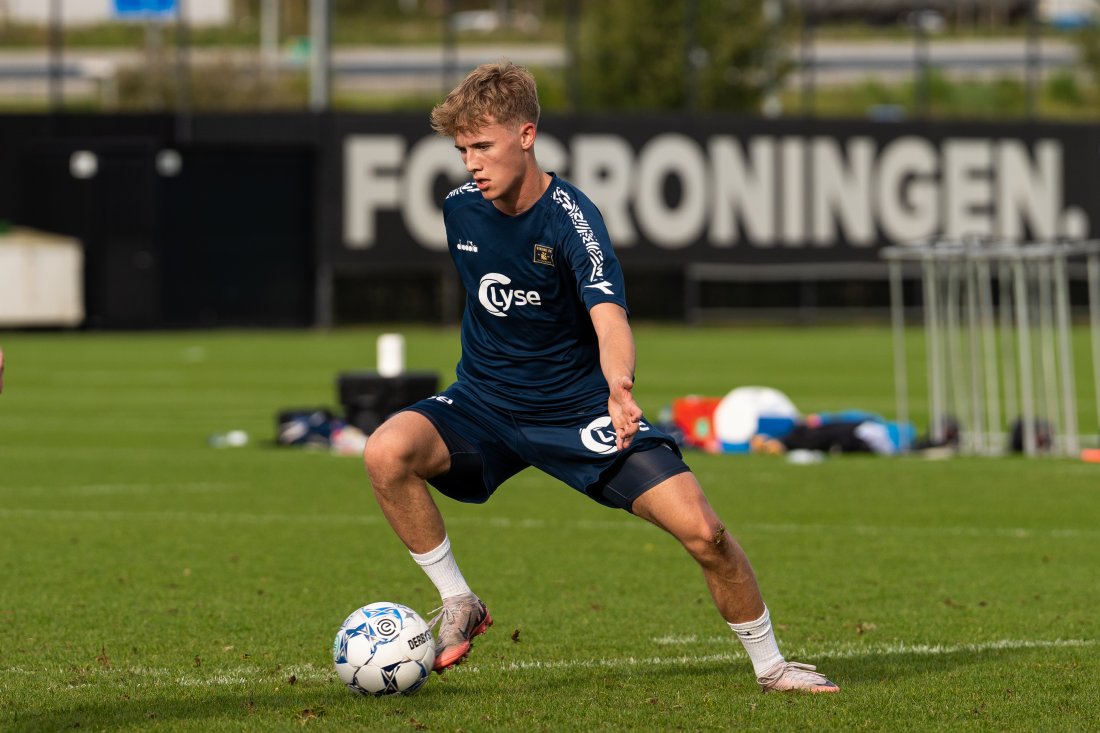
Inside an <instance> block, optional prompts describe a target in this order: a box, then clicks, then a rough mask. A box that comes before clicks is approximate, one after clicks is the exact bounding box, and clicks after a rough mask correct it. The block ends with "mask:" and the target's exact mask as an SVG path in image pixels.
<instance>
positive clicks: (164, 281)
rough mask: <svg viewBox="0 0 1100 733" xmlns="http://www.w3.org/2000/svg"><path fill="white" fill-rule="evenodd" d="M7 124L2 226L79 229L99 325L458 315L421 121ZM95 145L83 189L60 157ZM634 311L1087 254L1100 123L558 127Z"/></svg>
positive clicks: (845, 301) (451, 166)
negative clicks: (926, 259) (964, 262)
mask: <svg viewBox="0 0 1100 733" xmlns="http://www.w3.org/2000/svg"><path fill="white" fill-rule="evenodd" d="M186 122H187V124H180V120H178V119H176V118H174V117H171V116H164V117H161V116H122V117H109V116H86V117H82V116H75V115H73V116H69V115H67V116H61V117H35V116H15V117H0V197H2V198H0V217H2V218H4V219H7V220H8V221H11V222H13V223H15V224H25V225H28V226H36V227H40V228H43V229H48V230H55V231H60V232H64V233H68V234H73V235H76V236H78V237H80V238H81V239H82V240H83V241H84V243H85V247H86V251H87V297H88V313H89V325H92V326H104V327H112V326H164V325H167V326H191V325H228V324H234V325H237V324H253V325H300V324H305V323H317V324H321V325H328V324H331V323H333V322H348V321H367V320H397V319H414V320H440V319H442V320H454V319H455V318H457V317H458V315H459V313H460V312H461V304H462V293H461V292H459V288H458V286H457V284H456V283H455V281H454V279H453V277H451V275H450V263H449V257H448V255H447V243H446V242H445V241H444V240H443V236H444V235H443V224H442V214H441V201H442V199H443V197H444V196H445V195H446V193H447V192H448V191H449V190H451V189H452V188H454V187H456V186H458V185H460V184H461V183H462V182H464V180H465V178H466V175H465V171H464V170H463V167H462V163H461V161H460V159H459V156H458V154H457V152H456V151H455V150H454V149H453V146H452V143H451V141H450V140H448V139H442V138H439V137H437V136H435V135H434V134H433V133H432V132H431V130H430V129H429V127H428V123H427V115H426V114H424V115H357V114H326V115H310V114H265V115H211V116H197V117H194V118H189V119H188V120H187V121H186ZM77 151H90V152H92V153H94V154H95V155H96V156H97V158H98V160H99V161H100V165H99V166H98V171H97V174H96V175H95V176H92V177H90V178H74V176H73V171H72V166H71V162H72V156H73V154H74V153H75V152H77ZM536 151H537V154H538V157H539V160H540V162H541V163H542V165H543V166H544V167H545V168H547V169H549V170H554V171H556V172H558V173H559V174H561V175H563V176H565V177H567V178H569V179H570V180H572V181H573V182H575V183H577V184H578V185H579V186H580V187H581V188H582V189H584V190H585V191H586V192H587V193H588V194H589V196H590V197H591V198H592V199H593V200H594V201H595V202H596V203H597V205H598V206H599V207H600V209H601V212H602V213H603V215H604V217H605V220H606V223H607V226H608V230H609V232H610V234H611V237H612V240H613V244H614V246H615V248H616V251H617V252H618V253H619V257H620V259H621V260H622V262H623V265H624V269H625V270H626V271H627V274H628V284H629V285H630V286H631V292H630V298H631V307H632V310H633V311H634V312H635V314H639V315H643V316H649V317H653V316H663V317H672V318H679V317H682V316H684V315H685V314H686V313H687V312H688V311H690V310H692V309H693V308H696V307H700V306H705V305H706V303H707V302H708V301H714V302H717V301H721V302H722V303H725V304H728V305H730V306H731V307H736V308H740V309H747V310H752V309H754V308H775V309H780V310H781V309H784V308H792V307H794V308H797V307H802V308H803V309H805V308H812V307H821V306H828V305H833V304H837V305H847V306H867V305H885V303H886V289H885V286H884V285H883V282H882V281H883V280H884V277H885V269H884V267H883V265H882V263H881V262H880V260H879V255H878V251H879V250H880V249H881V248H882V247H884V246H887V245H892V244H905V243H907V242H916V241H920V240H922V239H925V238H928V237H937V236H942V237H948V238H960V239H961V238H990V239H1009V240H1016V241H1024V240H1032V239H1088V238H1092V237H1093V236H1095V235H1094V228H1095V227H1096V226H1097V222H1100V205H1098V197H1097V194H1098V190H1097V187H1098V180H1097V178H1098V174H1097V171H1098V170H1100V168H1098V165H1097V164H1098V163H1100V160H1098V158H1100V132H1098V130H1097V128H1095V127H1094V126H1085V125H1052V124H977V123H876V122H864V121H848V122H838V121H837V122H825V121H816V120H812V121H801V120H789V119H788V120H779V121H766V120H759V119H741V118H734V117H728V116H694V117H686V116H682V115H675V116H672V115H636V116H608V117H548V118H546V119H544V120H543V122H542V124H541V132H540V137H539V140H538V142H537V143H536Z"/></svg>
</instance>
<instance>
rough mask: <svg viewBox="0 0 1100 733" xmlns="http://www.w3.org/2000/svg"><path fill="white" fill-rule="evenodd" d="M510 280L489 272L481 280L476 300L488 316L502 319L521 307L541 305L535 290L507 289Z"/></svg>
mask: <svg viewBox="0 0 1100 733" xmlns="http://www.w3.org/2000/svg"><path fill="white" fill-rule="evenodd" d="M511 284H512V278H510V277H508V276H507V275H501V274H500V273H499V272H490V273H489V274H488V275H484V276H483V277H482V278H481V287H479V288H478V289H477V299H478V300H480V301H481V304H482V305H483V306H485V310H487V311H489V314H490V315H494V316H497V317H499V318H504V317H505V316H507V315H508V311H509V310H511V309H512V308H514V307H518V306H523V305H535V306H538V305H542V295H540V294H539V292H538V291H537V290H523V289H522V288H509V287H505V286H506V285H511Z"/></svg>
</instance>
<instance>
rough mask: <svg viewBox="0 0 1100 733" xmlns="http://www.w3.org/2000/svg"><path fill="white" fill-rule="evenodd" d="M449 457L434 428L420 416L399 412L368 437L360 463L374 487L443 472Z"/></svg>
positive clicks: (447, 464)
mask: <svg viewBox="0 0 1100 733" xmlns="http://www.w3.org/2000/svg"><path fill="white" fill-rule="evenodd" d="M449 463H450V454H449V452H448V451H447V448H446V446H445V445H444V444H443V441H442V439H441V438H440V437H439V434H438V433H437V432H436V431H435V428H434V427H433V426H432V425H431V423H429V422H428V421H427V419H426V418H424V417H423V416H421V415H410V414H408V413H399V414H398V415H396V416H394V417H393V418H391V419H390V420H387V421H386V422H385V423H383V424H382V425H381V426H380V427H379V428H378V429H377V430H375V431H374V432H373V433H371V435H370V436H369V437H368V438H367V444H366V447H365V448H364V449H363V464H364V466H365V467H366V469H367V474H368V475H369V476H370V477H371V481H372V483H374V484H375V486H376V487H378V486H379V485H385V484H387V483H389V482H391V481H394V480H398V481H399V480H402V479H404V478H406V477H408V476H417V477H421V478H424V477H430V476H434V475H437V474H439V473H442V472H443V471H446V470H447V468H448V466H449Z"/></svg>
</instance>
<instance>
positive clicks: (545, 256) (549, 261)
mask: <svg viewBox="0 0 1100 733" xmlns="http://www.w3.org/2000/svg"><path fill="white" fill-rule="evenodd" d="M535 262H536V263H537V264H540V265H550V266H551V267H553V266H554V248H553V247H547V246H546V245H545V244H536V245H535Z"/></svg>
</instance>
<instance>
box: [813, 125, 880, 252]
mask: <svg viewBox="0 0 1100 733" xmlns="http://www.w3.org/2000/svg"><path fill="white" fill-rule="evenodd" d="M847 153H848V154H847V158H848V160H847V162H845V160H844V158H845V155H844V151H843V150H842V149H841V147H840V141H838V140H835V139H833V138H818V139H817V140H815V141H814V147H813V155H814V158H813V161H814V162H813V166H814V181H815V183H816V185H815V186H814V187H813V189H812V194H811V195H812V196H813V218H812V221H813V228H814V236H813V241H814V244H816V245H819V246H825V247H828V246H829V245H831V244H832V243H833V242H835V241H836V238H837V237H836V235H837V230H838V229H840V230H842V231H843V232H844V238H845V239H846V240H847V242H848V244H850V245H852V246H853V247H869V246H870V245H872V244H874V242H875V222H874V218H873V217H872V215H871V171H872V168H873V163H874V160H875V143H874V141H873V140H871V139H870V138H866V137H856V138H852V139H851V140H850V141H849V142H848V151H847ZM822 184H824V185H822Z"/></svg>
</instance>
